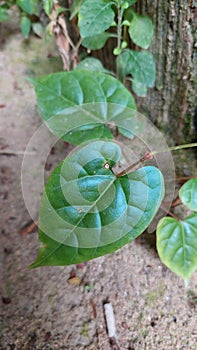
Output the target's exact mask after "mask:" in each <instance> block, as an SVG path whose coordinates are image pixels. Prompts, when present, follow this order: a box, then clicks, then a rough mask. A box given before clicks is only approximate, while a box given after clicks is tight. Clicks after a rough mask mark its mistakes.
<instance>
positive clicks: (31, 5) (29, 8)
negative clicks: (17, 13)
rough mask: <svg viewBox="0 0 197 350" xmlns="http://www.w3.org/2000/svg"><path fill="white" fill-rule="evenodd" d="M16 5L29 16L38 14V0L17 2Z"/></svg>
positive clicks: (20, 0)
mask: <svg viewBox="0 0 197 350" xmlns="http://www.w3.org/2000/svg"><path fill="white" fill-rule="evenodd" d="M16 4H17V5H18V6H19V7H20V8H21V10H23V11H24V12H26V13H28V14H29V15H34V14H38V12H39V1H38V0H17V2H16Z"/></svg>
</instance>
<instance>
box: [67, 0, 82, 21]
mask: <svg viewBox="0 0 197 350" xmlns="http://www.w3.org/2000/svg"><path fill="white" fill-rule="evenodd" d="M84 1H85V0H74V1H73V3H72V7H71V16H70V19H72V18H73V17H75V16H76V15H77V14H78V12H79V10H80V7H81V5H82V4H83V3H84Z"/></svg>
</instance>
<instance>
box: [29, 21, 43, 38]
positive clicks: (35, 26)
mask: <svg viewBox="0 0 197 350" xmlns="http://www.w3.org/2000/svg"><path fill="white" fill-rule="evenodd" d="M31 26H32V30H33V32H34V34H36V35H37V36H39V37H40V38H42V37H43V36H44V27H43V25H42V24H41V23H39V22H35V23H32V25H31Z"/></svg>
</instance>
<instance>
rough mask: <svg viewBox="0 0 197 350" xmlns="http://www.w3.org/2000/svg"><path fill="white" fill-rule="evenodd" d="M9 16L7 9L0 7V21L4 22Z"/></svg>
mask: <svg viewBox="0 0 197 350" xmlns="http://www.w3.org/2000/svg"><path fill="white" fill-rule="evenodd" d="M8 18H9V14H8V10H7V9H6V8H3V7H0V22H4V21H6V20H7V19H8Z"/></svg>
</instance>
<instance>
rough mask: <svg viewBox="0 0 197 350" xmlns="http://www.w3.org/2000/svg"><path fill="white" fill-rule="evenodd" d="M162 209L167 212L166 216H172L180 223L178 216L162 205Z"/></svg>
mask: <svg viewBox="0 0 197 350" xmlns="http://www.w3.org/2000/svg"><path fill="white" fill-rule="evenodd" d="M161 209H162V210H163V211H165V213H166V214H168V215H170V216H172V217H173V218H174V219H176V220H178V221H180V218H179V217H178V216H176V215H175V214H174V213H172V212H171V211H169V210H167V209H166V208H165V207H164V206H163V205H161Z"/></svg>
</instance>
